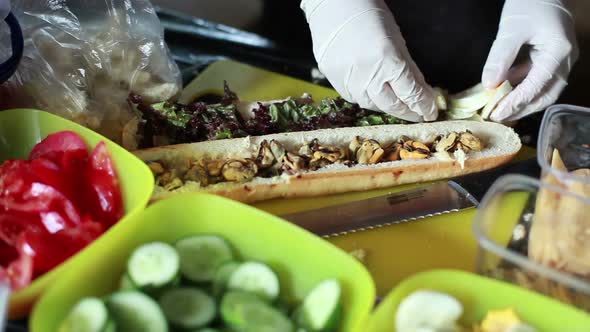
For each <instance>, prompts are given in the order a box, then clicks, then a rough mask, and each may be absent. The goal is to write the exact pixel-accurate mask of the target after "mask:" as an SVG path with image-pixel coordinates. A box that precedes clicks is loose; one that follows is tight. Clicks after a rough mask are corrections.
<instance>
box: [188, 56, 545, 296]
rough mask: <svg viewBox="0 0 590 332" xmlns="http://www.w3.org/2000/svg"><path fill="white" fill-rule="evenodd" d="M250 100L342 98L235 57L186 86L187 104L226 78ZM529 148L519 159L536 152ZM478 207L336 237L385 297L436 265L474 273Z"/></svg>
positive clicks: (281, 209) (279, 206)
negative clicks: (355, 254) (361, 258)
mask: <svg viewBox="0 0 590 332" xmlns="http://www.w3.org/2000/svg"><path fill="white" fill-rule="evenodd" d="M224 80H225V81H227V82H228V84H229V86H230V88H231V89H232V90H233V91H234V92H236V93H237V95H238V97H239V98H240V99H242V100H245V101H255V100H272V99H282V98H285V97H288V96H300V95H301V94H303V93H304V92H307V93H310V94H311V95H312V96H313V97H314V99H316V100H318V99H321V98H324V97H335V96H338V94H337V93H336V91H334V90H332V89H328V88H325V87H321V86H318V85H315V84H312V83H309V82H305V81H302V80H298V79H295V78H292V77H288V76H284V75H281V74H277V73H274V72H270V71H266V70H263V69H260V68H256V67H252V66H249V65H245V64H242V63H238V62H234V61H231V60H223V61H219V62H215V63H213V64H212V65H210V66H209V67H208V68H207V69H206V70H204V71H203V72H202V73H201V74H200V75H199V76H198V77H197V78H195V79H194V80H193V81H192V82H191V83H190V84H189V85H188V86H187V87H186V88H185V90H184V92H183V94H182V96H181V97H180V101H181V102H190V101H192V100H194V99H195V98H197V97H198V96H201V95H204V94H209V93H217V94H221V93H223V81H224ZM534 154H535V151H534V150H532V149H529V148H524V149H523V150H522V151H521V153H520V155H519V156H518V158H519V159H525V158H530V157H532V156H534ZM422 185H424V183H422V184H417V185H403V186H397V187H395V188H386V189H378V190H371V191H366V192H355V193H345V194H339V195H331V196H325V197H312V198H297V199H278V200H272V201H267V202H261V203H258V204H255V205H254V206H256V207H258V208H260V209H262V210H265V211H268V212H270V213H273V214H285V213H291V212H297V211H304V210H310V209H315V208H320V207H326V206H331V205H336V204H340V203H346V202H351V201H356V200H361V199H366V198H369V197H375V196H380V195H385V194H388V193H392V192H396V191H403V190H408V189H412V188H416V187H419V186H422ZM474 216H475V209H468V210H464V211H461V212H456V213H451V214H447V215H441V216H436V217H431V218H427V219H423V220H421V221H414V222H410V223H404V224H397V225H392V226H388V227H383V228H379V229H374V230H369V231H363V232H356V233H350V234H348V235H345V236H339V237H335V238H331V239H330V241H331V242H332V243H334V244H335V245H337V246H339V247H340V248H342V249H343V250H346V251H349V252H350V251H355V250H358V251H360V252H362V253H364V255H365V257H364V263H365V265H366V266H367V268H368V269H369V271H370V272H371V274H372V275H373V278H374V279H375V282H376V285H377V292H378V294H380V295H384V294H386V293H387V292H388V291H389V290H390V289H391V287H393V286H395V285H396V284H397V283H398V282H400V281H401V280H402V279H405V278H406V277H408V276H410V275H413V274H415V273H417V272H421V271H425V270H431V269H441V268H442V269H459V270H465V271H474V268H475V258H476V254H477V243H476V240H475V238H474V236H473V233H472V230H471V221H472V220H473V217H474Z"/></svg>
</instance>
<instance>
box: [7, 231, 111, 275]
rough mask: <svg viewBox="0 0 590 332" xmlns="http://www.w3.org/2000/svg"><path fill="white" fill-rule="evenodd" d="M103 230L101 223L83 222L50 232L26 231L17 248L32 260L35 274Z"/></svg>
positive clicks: (82, 245)
mask: <svg viewBox="0 0 590 332" xmlns="http://www.w3.org/2000/svg"><path fill="white" fill-rule="evenodd" d="M102 232H103V227H102V225H101V224H99V223H96V222H84V223H82V224H81V225H80V227H76V228H69V229H65V230H63V231H60V232H57V233H54V234H50V233H48V232H46V231H35V230H28V231H26V232H25V233H24V234H23V236H22V238H21V239H20V243H19V247H18V249H19V250H20V251H23V252H25V253H26V254H27V255H30V256H31V257H32V258H33V260H34V267H35V274H41V273H44V272H47V271H49V270H51V269H52V268H54V267H55V266H57V265H59V264H61V263H62V262H63V261H65V260H66V259H68V258H69V257H71V256H72V255H74V254H75V253H77V252H78V251H80V250H81V249H83V248H84V247H86V246H87V245H88V244H90V243H91V242H92V241H94V240H95V239H96V238H97V237H99V236H100V235H101V234H102Z"/></svg>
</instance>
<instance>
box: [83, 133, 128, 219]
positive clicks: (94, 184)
mask: <svg viewBox="0 0 590 332" xmlns="http://www.w3.org/2000/svg"><path fill="white" fill-rule="evenodd" d="M87 178H88V185H89V188H90V190H89V197H88V199H89V202H90V206H89V208H90V211H91V214H92V216H93V218H94V220H97V221H99V222H101V223H102V224H103V225H105V226H107V227H110V226H112V225H113V224H114V223H116V222H117V221H118V220H119V219H120V218H121V216H123V199H122V197H121V191H120V190H119V180H118V178H117V175H116V172H115V167H114V165H113V161H112V160H111V158H110V156H109V153H108V151H107V148H106V145H105V144H104V142H100V143H98V145H97V146H96V148H94V151H93V152H92V155H91V156H90V161H89V163H88V173H87Z"/></svg>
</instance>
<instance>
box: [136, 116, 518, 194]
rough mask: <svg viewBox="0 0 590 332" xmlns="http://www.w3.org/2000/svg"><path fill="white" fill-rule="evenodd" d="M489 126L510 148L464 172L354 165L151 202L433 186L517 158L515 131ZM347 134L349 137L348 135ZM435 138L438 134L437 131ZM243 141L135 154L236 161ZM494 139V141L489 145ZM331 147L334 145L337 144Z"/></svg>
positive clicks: (444, 166) (423, 164)
mask: <svg viewBox="0 0 590 332" xmlns="http://www.w3.org/2000/svg"><path fill="white" fill-rule="evenodd" d="M451 122H452V123H460V124H461V125H457V126H453V125H450V126H449V123H448V122H447V123H445V129H444V130H443V127H442V126H441V128H440V133H445V132H446V131H449V130H454V129H457V128H465V127H467V128H469V127H474V128H475V129H474V130H472V131H473V132H474V134H476V135H477V134H478V133H477V130H476V129H477V128H480V126H481V123H475V122H471V123H473V125H470V124H469V123H467V124H465V122H466V121H451ZM476 124H477V125H476ZM489 125H490V126H492V127H493V128H491V129H489V130H488V129H486V130H484V131H482V135H484V134H485V135H498V137H494V139H493V140H495V141H496V144H501V143H499V142H505V143H506V145H508V146H510V147H511V148H510V149H507V150H506V151H503V150H502V149H498V147H495V149H496V150H498V151H497V153H493V154H491V155H485V154H484V155H482V156H480V157H477V158H475V157H474V158H470V159H467V160H466V161H465V165H464V167H461V166H460V165H459V163H458V162H457V161H443V160H432V158H430V159H425V160H416V161H403V162H399V161H398V162H390V163H384V164H382V165H378V166H376V167H357V166H353V167H350V168H341V169H335V170H320V171H309V172H303V173H299V174H295V175H288V176H287V175H283V176H280V177H275V178H273V179H264V180H261V181H256V180H258V179H255V181H252V182H247V183H227V182H226V183H223V184H221V185H214V186H210V187H199V186H194V187H190V186H186V185H185V186H184V187H183V188H181V189H179V190H176V191H172V192H168V191H165V190H163V189H161V190H157V191H155V192H154V195H153V196H152V201H156V200H160V199H164V198H167V197H169V196H172V195H174V194H175V193H177V192H185V191H202V192H208V193H212V194H216V195H221V196H225V197H228V198H231V199H233V200H236V201H240V202H244V203H254V202H259V201H263V200H270V199H275V198H296V197H315V196H325V195H330V194H338V193H343V192H353V191H365V190H372V189H377V188H386V187H393V186H397V185H402V184H409V183H417V182H428V181H435V180H440V179H445V178H451V177H455V176H460V175H465V174H469V173H475V172H480V171H484V170H487V169H491V168H494V167H497V166H499V165H502V164H505V163H507V162H509V161H510V160H511V159H513V158H514V157H515V156H516V154H517V153H518V151H519V150H520V147H521V143H520V139H519V138H518V135H517V134H516V133H514V131H513V130H512V129H511V128H508V127H505V126H501V125H498V124H492V123H490V124H489ZM412 126H420V124H417V125H405V126H403V125H386V126H376V127H381V128H380V129H379V131H380V132H381V130H388V129H397V133H396V134H392V135H391V137H392V138H395V137H397V136H399V135H404V134H405V133H404V132H402V131H400V130H399V128H404V127H412ZM499 126H501V127H499ZM436 127H437V126H436V123H434V124H433V123H431V124H428V127H425V128H428V130H433V128H436ZM454 127H457V128H454ZM481 128H483V127H481ZM342 129H347V128H340V129H331V133H334V134H336V135H338V136H339V140H341V136H342V132H343V130H342ZM363 129H364V128H362V129H361V130H358V135H361V136H362V135H365V136H364V137H366V138H371V137H370V136H366V135H367V134H370V133H371V132H373V133H375V132H376V131H375V130H374V129H373V130H372V131H371V130H363ZM414 130H415V128H414ZM414 130H410V131H414ZM348 131H349V132H350V130H348ZM314 132H316V133H314ZM392 132H396V130H392ZM432 134H436V133H434V132H433V133H432ZM279 135H280V136H277V135H267V136H268V139H272V138H276V137H281V138H282V140H283V141H284V140H285V139H287V140H292V141H294V143H295V142H300V140H301V137H303V136H304V137H306V138H308V139H309V140H311V139H313V138H314V137H316V136H320V137H324V138H325V137H329V135H330V132H328V133H326V131H325V130H322V131H310V132H301V133H288V134H279ZM485 135H484V136H485ZM264 138H265V136H260V137H257V138H254V139H253V140H252V141H251V143H252V144H257V143H258V142H260V141H261V140H262V139H264ZM243 140H244V139H232V140H224V141H213V142H204V143H206V144H203V143H193V144H181V145H175V146H168V147H158V148H152V149H147V150H143V151H142V150H140V151H137V152H136V155H138V157H140V158H141V159H143V160H146V161H147V160H161V159H166V160H175V158H176V159H182V158H184V157H186V156H191V155H207V151H205V150H210V151H215V153H213V154H216V155H218V153H217V151H218V150H220V149H221V150H223V149H222V148H220V147H219V146H217V145H224V146H226V147H227V148H228V151H229V150H231V146H232V144H233V146H234V151H233V152H232V156H235V153H236V151H238V150H239V149H238V150H236V149H237V148H235V146H236V145H244V142H243ZM493 140H492V139H490V141H493ZM231 141H233V142H231ZM281 143H283V142H281ZM329 143H330V144H333V142H329ZM341 144H347V143H345V142H344V140H342V143H341ZM491 148H494V147H491ZM245 150H246V151H245V152H244V153H245V154H248V155H249V154H251V153H252V151H248V149H245ZM488 154H489V153H488ZM181 156H182V157H181ZM177 161H179V160H177ZM373 166H375V165H373Z"/></svg>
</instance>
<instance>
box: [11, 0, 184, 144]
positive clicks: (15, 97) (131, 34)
mask: <svg viewBox="0 0 590 332" xmlns="http://www.w3.org/2000/svg"><path fill="white" fill-rule="evenodd" d="M12 12H13V13H14V14H15V15H16V16H17V18H18V19H19V22H20V24H21V26H22V29H23V34H24V38H25V51H24V56H23V58H22V61H21V63H20V64H19V67H18V69H17V72H16V73H15V75H13V77H11V79H10V80H9V81H8V82H6V83H4V84H3V85H2V86H1V87H0V109H6V108H15V107H29V108H37V109H41V110H45V111H48V112H52V113H55V114H57V115H60V116H62V117H65V118H68V119H71V120H74V121H75V122H78V123H80V124H82V125H84V126H87V127H89V128H91V129H93V130H96V131H98V132H100V133H101V134H103V135H105V136H107V137H108V138H110V139H112V140H114V141H115V142H118V143H120V144H122V145H123V146H124V147H126V148H128V149H130V150H133V149H134V148H136V146H135V144H136V143H135V142H137V138H136V137H134V135H135V133H136V131H137V130H136V129H137V125H138V124H139V117H138V116H137V115H136V114H134V112H133V110H132V108H131V106H130V104H129V103H128V101H127V99H128V96H129V94H130V93H131V92H133V93H137V94H140V95H142V96H143V97H144V98H145V99H147V100H148V101H151V102H157V101H163V100H168V99H173V98H174V97H176V96H177V95H178V94H179V92H180V90H181V87H182V83H181V76H180V71H179V69H178V67H177V66H176V64H175V62H174V61H173V60H172V58H171V55H170V52H169V50H168V48H167V47H166V45H165V43H164V38H163V29H162V27H161V25H160V22H159V20H158V17H157V16H156V14H155V11H154V9H153V7H152V5H151V4H150V3H149V1H146V0H69V1H66V0H43V1H40V0H13V1H12ZM9 45H10V44H9V37H8V33H5V31H2V35H1V36H0V59H1V58H4V57H6V54H4V53H6V52H9V50H10V47H9ZM3 52H4V53H3Z"/></svg>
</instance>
